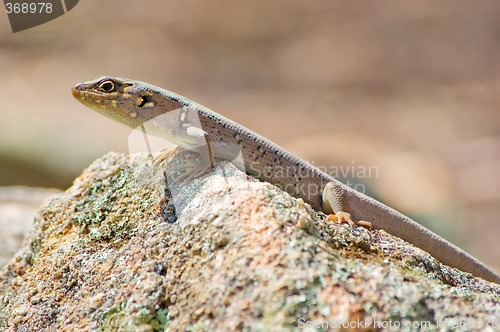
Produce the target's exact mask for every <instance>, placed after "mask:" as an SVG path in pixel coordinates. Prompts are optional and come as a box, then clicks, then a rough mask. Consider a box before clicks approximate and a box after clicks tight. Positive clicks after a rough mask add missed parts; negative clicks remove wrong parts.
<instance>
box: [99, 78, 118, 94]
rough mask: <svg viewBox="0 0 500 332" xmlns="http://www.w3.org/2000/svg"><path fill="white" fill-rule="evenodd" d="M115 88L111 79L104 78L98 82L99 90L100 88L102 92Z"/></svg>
mask: <svg viewBox="0 0 500 332" xmlns="http://www.w3.org/2000/svg"><path fill="white" fill-rule="evenodd" d="M115 89H116V85H115V83H114V82H113V81H111V80H105V81H102V82H101V83H100V84H99V90H101V91H103V92H112V91H115Z"/></svg>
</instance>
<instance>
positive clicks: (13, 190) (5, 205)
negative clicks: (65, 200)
mask: <svg viewBox="0 0 500 332" xmlns="http://www.w3.org/2000/svg"><path fill="white" fill-rule="evenodd" d="M60 192H61V191H60V190H57V189H46V188H34V187H23V186H19V187H0V268H1V267H3V266H4V265H5V264H7V262H8V261H9V259H10V258H11V257H12V256H14V254H15V253H16V251H18V250H19V248H21V244H22V242H23V240H24V238H25V236H26V235H27V234H28V233H29V231H30V230H31V229H32V228H33V218H34V217H35V214H36V211H37V210H38V207H39V206H40V204H41V203H42V202H43V201H44V200H45V199H47V198H48V197H50V196H53V195H55V194H57V193H60Z"/></svg>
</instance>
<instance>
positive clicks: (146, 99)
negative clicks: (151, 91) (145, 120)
mask: <svg viewBox="0 0 500 332" xmlns="http://www.w3.org/2000/svg"><path fill="white" fill-rule="evenodd" d="M154 104H155V103H154V101H153V98H151V97H150V96H140V97H139V98H137V101H136V105H137V107H139V108H143V107H152V106H154Z"/></svg>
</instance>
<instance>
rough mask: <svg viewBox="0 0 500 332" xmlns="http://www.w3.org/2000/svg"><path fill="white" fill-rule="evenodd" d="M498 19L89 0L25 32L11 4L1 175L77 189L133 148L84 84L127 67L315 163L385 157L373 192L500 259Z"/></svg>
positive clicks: (2, 57)
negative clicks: (79, 181)
mask: <svg viewBox="0 0 500 332" xmlns="http://www.w3.org/2000/svg"><path fill="white" fill-rule="evenodd" d="M499 17H500V3H498V2H497V1H493V0H492V1H481V2H473V1H456V0H449V1H440V2H439V3H437V2H435V1H419V2H418V3H417V2H397V1H377V2H373V1H356V2H355V3H351V2H346V1H315V2H307V1H290V0H286V1H284V0H283V1H272V2H269V1H263V0H261V1H251V2H234V1H229V0H227V1H222V0H218V1H210V2H208V1H201V0H199V1H168V2H166V1H160V0H150V1H144V2H139V1H127V0H107V1H97V0H86V1H80V3H79V4H78V5H77V6H76V7H75V8H74V9H73V10H72V11H70V12H69V13H67V14H65V15H63V16H62V17H60V18H58V19H56V20H54V21H52V22H49V23H47V24H44V25H42V26H39V27H36V28H34V29H31V30H27V31H24V32H20V33H16V34H13V33H12V32H11V30H10V26H9V24H8V20H7V15H6V13H5V12H4V11H2V12H0V101H1V104H0V136H1V140H0V186H12V185H29V186H41V187H58V188H62V189H65V188H67V187H68V186H70V185H71V182H72V179H74V178H75V177H76V176H78V174H79V173H80V172H81V170H82V169H83V168H85V167H86V166H87V165H88V164H89V163H90V162H91V161H92V160H94V159H96V158H97V157H99V156H101V155H103V154H104V153H106V152H108V151H110V150H115V151H123V152H127V136H128V134H129V133H130V131H129V130H128V129H127V128H125V127H122V126H121V125H119V124H116V123H113V122H111V121H110V120H108V119H106V118H104V117H102V116H100V115H98V114H95V113H93V112H92V111H90V110H88V109H86V108H85V107H84V106H82V105H80V104H79V103H77V102H76V101H75V100H73V98H72V96H71V93H70V88H71V86H72V85H74V84H75V83H77V82H79V81H83V80H89V79H93V78H95V77H97V76H101V75H114V76H122V77H129V78H134V79H138V80H143V81H148V82H150V83H153V84H155V85H159V86H161V87H164V88H167V89H169V90H172V91H175V92H177V93H179V94H181V95H184V96H186V97H188V98H191V99H193V100H195V101H197V102H199V103H201V104H203V105H205V106H207V107H209V108H211V109H213V110H215V111H216V112H218V113H221V114H223V115H225V116H227V117H229V118H231V119H233V120H235V121H237V122H239V123H241V124H243V125H245V126H246V127H249V128H251V129H253V130H254V131H256V132H258V133H260V134H262V135H263V136H265V137H267V138H269V139H271V140H272V141H275V142H276V143H278V144H280V145H282V146H283V147H285V148H286V149H288V150H290V151H292V152H293V153H295V154H297V155H299V156H301V157H302V158H304V159H307V160H309V161H311V162H313V163H315V164H316V165H339V166H342V167H343V170H356V171H358V170H360V167H373V166H374V167H376V169H377V173H376V174H372V176H370V177H369V178H367V179H362V180H363V184H364V185H366V186H367V188H368V189H367V192H368V193H370V194H371V195H374V196H375V197H377V198H378V199H380V200H382V201H384V202H386V203H387V204H389V205H391V206H393V207H395V208H397V209H400V210H402V211H403V212H405V213H407V214H409V215H410V216H412V217H414V218H415V219H417V220H419V221H420V222H422V223H424V224H425V226H426V227H428V228H430V229H432V230H434V231H436V232H437V233H439V234H441V235H443V236H444V237H446V238H447V239H449V240H451V241H452V242H454V243H456V244H458V245H459V246H462V247H463V248H465V249H466V250H468V251H469V252H471V253H472V254H473V255H475V256H476V257H478V258H480V259H481V260H483V261H484V262H485V263H488V264H489V265H496V266H500V259H499V255H498V253H500V241H498V238H499V234H500V175H499V169H500V112H499V107H500V94H499V92H500V85H499V79H500V20H499V19H498V18H499ZM356 181H358V180H356ZM351 183H352V180H351ZM356 183H357V182H356Z"/></svg>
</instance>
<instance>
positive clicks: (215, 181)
mask: <svg viewBox="0 0 500 332" xmlns="http://www.w3.org/2000/svg"><path fill="white" fill-rule="evenodd" d="M193 161H194V162H196V156H193V155H192V154H190V153H187V152H186V153H184V152H179V151H176V152H175V153H174V152H172V151H171V152H169V154H168V158H167V159H166V161H165V163H160V164H157V163H155V162H154V159H153V158H151V156H150V155H147V154H137V155H131V156H128V155H124V154H118V153H110V154H108V155H106V156H104V157H103V158H101V159H99V160H97V161H95V162H94V163H93V164H92V165H91V166H90V167H89V168H88V169H86V170H85V171H84V172H83V174H82V175H81V176H80V177H79V178H77V179H76V180H75V182H74V184H73V186H72V187H71V188H69V189H68V190H67V191H66V192H65V193H62V194H60V195H58V196H56V197H55V198H54V199H52V200H51V201H50V202H48V203H47V204H46V205H45V206H42V207H41V209H40V213H39V215H38V216H37V218H36V220H35V226H34V229H33V230H32V232H31V233H30V236H29V237H28V239H27V240H26V241H25V242H24V246H23V247H22V249H21V250H19V252H18V253H17V254H16V255H15V257H13V258H12V259H11V261H10V262H9V264H8V265H7V266H5V267H4V268H3V270H2V271H1V273H0V327H1V329H3V330H6V331H22V330H29V331H36V330H44V329H45V330H59V329H62V328H64V329H66V330H75V331H76V330H95V331H118V330H119V331H164V330H195V331H200V330H214V329H219V330H229V329H236V330H245V329H246V330H289V329H296V328H309V329H311V330H312V329H315V328H324V329H326V328H325V327H326V325H324V324H331V325H328V327H334V324H338V325H337V326H340V327H342V326H346V324H347V325H348V324H359V323H360V322H372V323H373V324H375V323H376V322H378V323H380V324H381V323H384V322H385V323H387V324H389V322H392V324H400V326H408V324H415V322H429V323H428V324H430V325H429V326H430V327H429V328H430V329H434V328H437V327H438V324H444V322H446V320H447V321H448V322H453V320H456V321H457V322H460V321H466V320H467V319H470V318H473V319H478V321H482V322H484V323H488V322H490V323H493V322H495V319H497V320H496V323H497V324H498V318H499V317H500V308H499V307H498V302H499V301H500V286H498V285H495V284H493V283H489V282H486V281H484V280H482V279H479V278H473V277H472V276H470V275H469V274H466V273H463V272H461V271H458V270H456V269H452V268H449V267H446V266H444V265H442V264H441V263H439V262H438V261H436V260H435V259H434V258H432V257H431V256H430V255H428V254H427V253H425V252H424V251H422V250H420V249H418V248H415V247H413V246H412V245H410V244H408V243H406V242H404V241H402V240H400V239H398V238H395V237H393V236H390V235H388V234H386V233H385V232H383V231H371V230H368V229H365V228H362V227H355V228H351V227H349V226H348V225H338V224H334V223H331V222H328V221H327V220H326V218H325V217H324V215H323V214H322V213H317V212H315V211H313V210H312V209H311V208H310V206H308V205H307V204H304V203H303V202H302V201H300V200H297V199H295V198H293V197H291V196H290V195H288V194H286V193H284V192H282V191H281V190H279V189H278V188H276V187H274V186H272V185H270V184H268V183H263V182H259V181H258V180H255V179H253V178H251V177H249V176H247V175H246V174H244V173H242V172H240V171H239V170H237V169H236V168H235V167H233V166H232V165H231V164H230V163H226V162H221V163H219V164H218V166H217V168H216V169H215V170H214V171H213V172H209V173H208V174H206V175H204V176H202V177H200V178H198V179H195V180H193V181H191V182H190V183H186V184H185V185H182V186H179V191H178V192H175V193H174V194H172V192H171V190H170V188H169V186H167V185H166V183H165V176H164V174H165V170H166V169H168V170H169V171H171V170H173V169H176V168H178V167H179V168H181V169H182V167H183V165H185V163H187V162H193ZM172 202H176V203H175V204H173V203H172ZM322 324H323V325H322ZM342 324H344V325H342ZM351 326H352V325H351ZM390 326H395V325H390ZM390 326H389V327H390ZM497 326H498V325H497ZM368 328H373V329H374V330H376V329H377V328H376V326H368ZM387 329H390V328H387Z"/></svg>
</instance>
